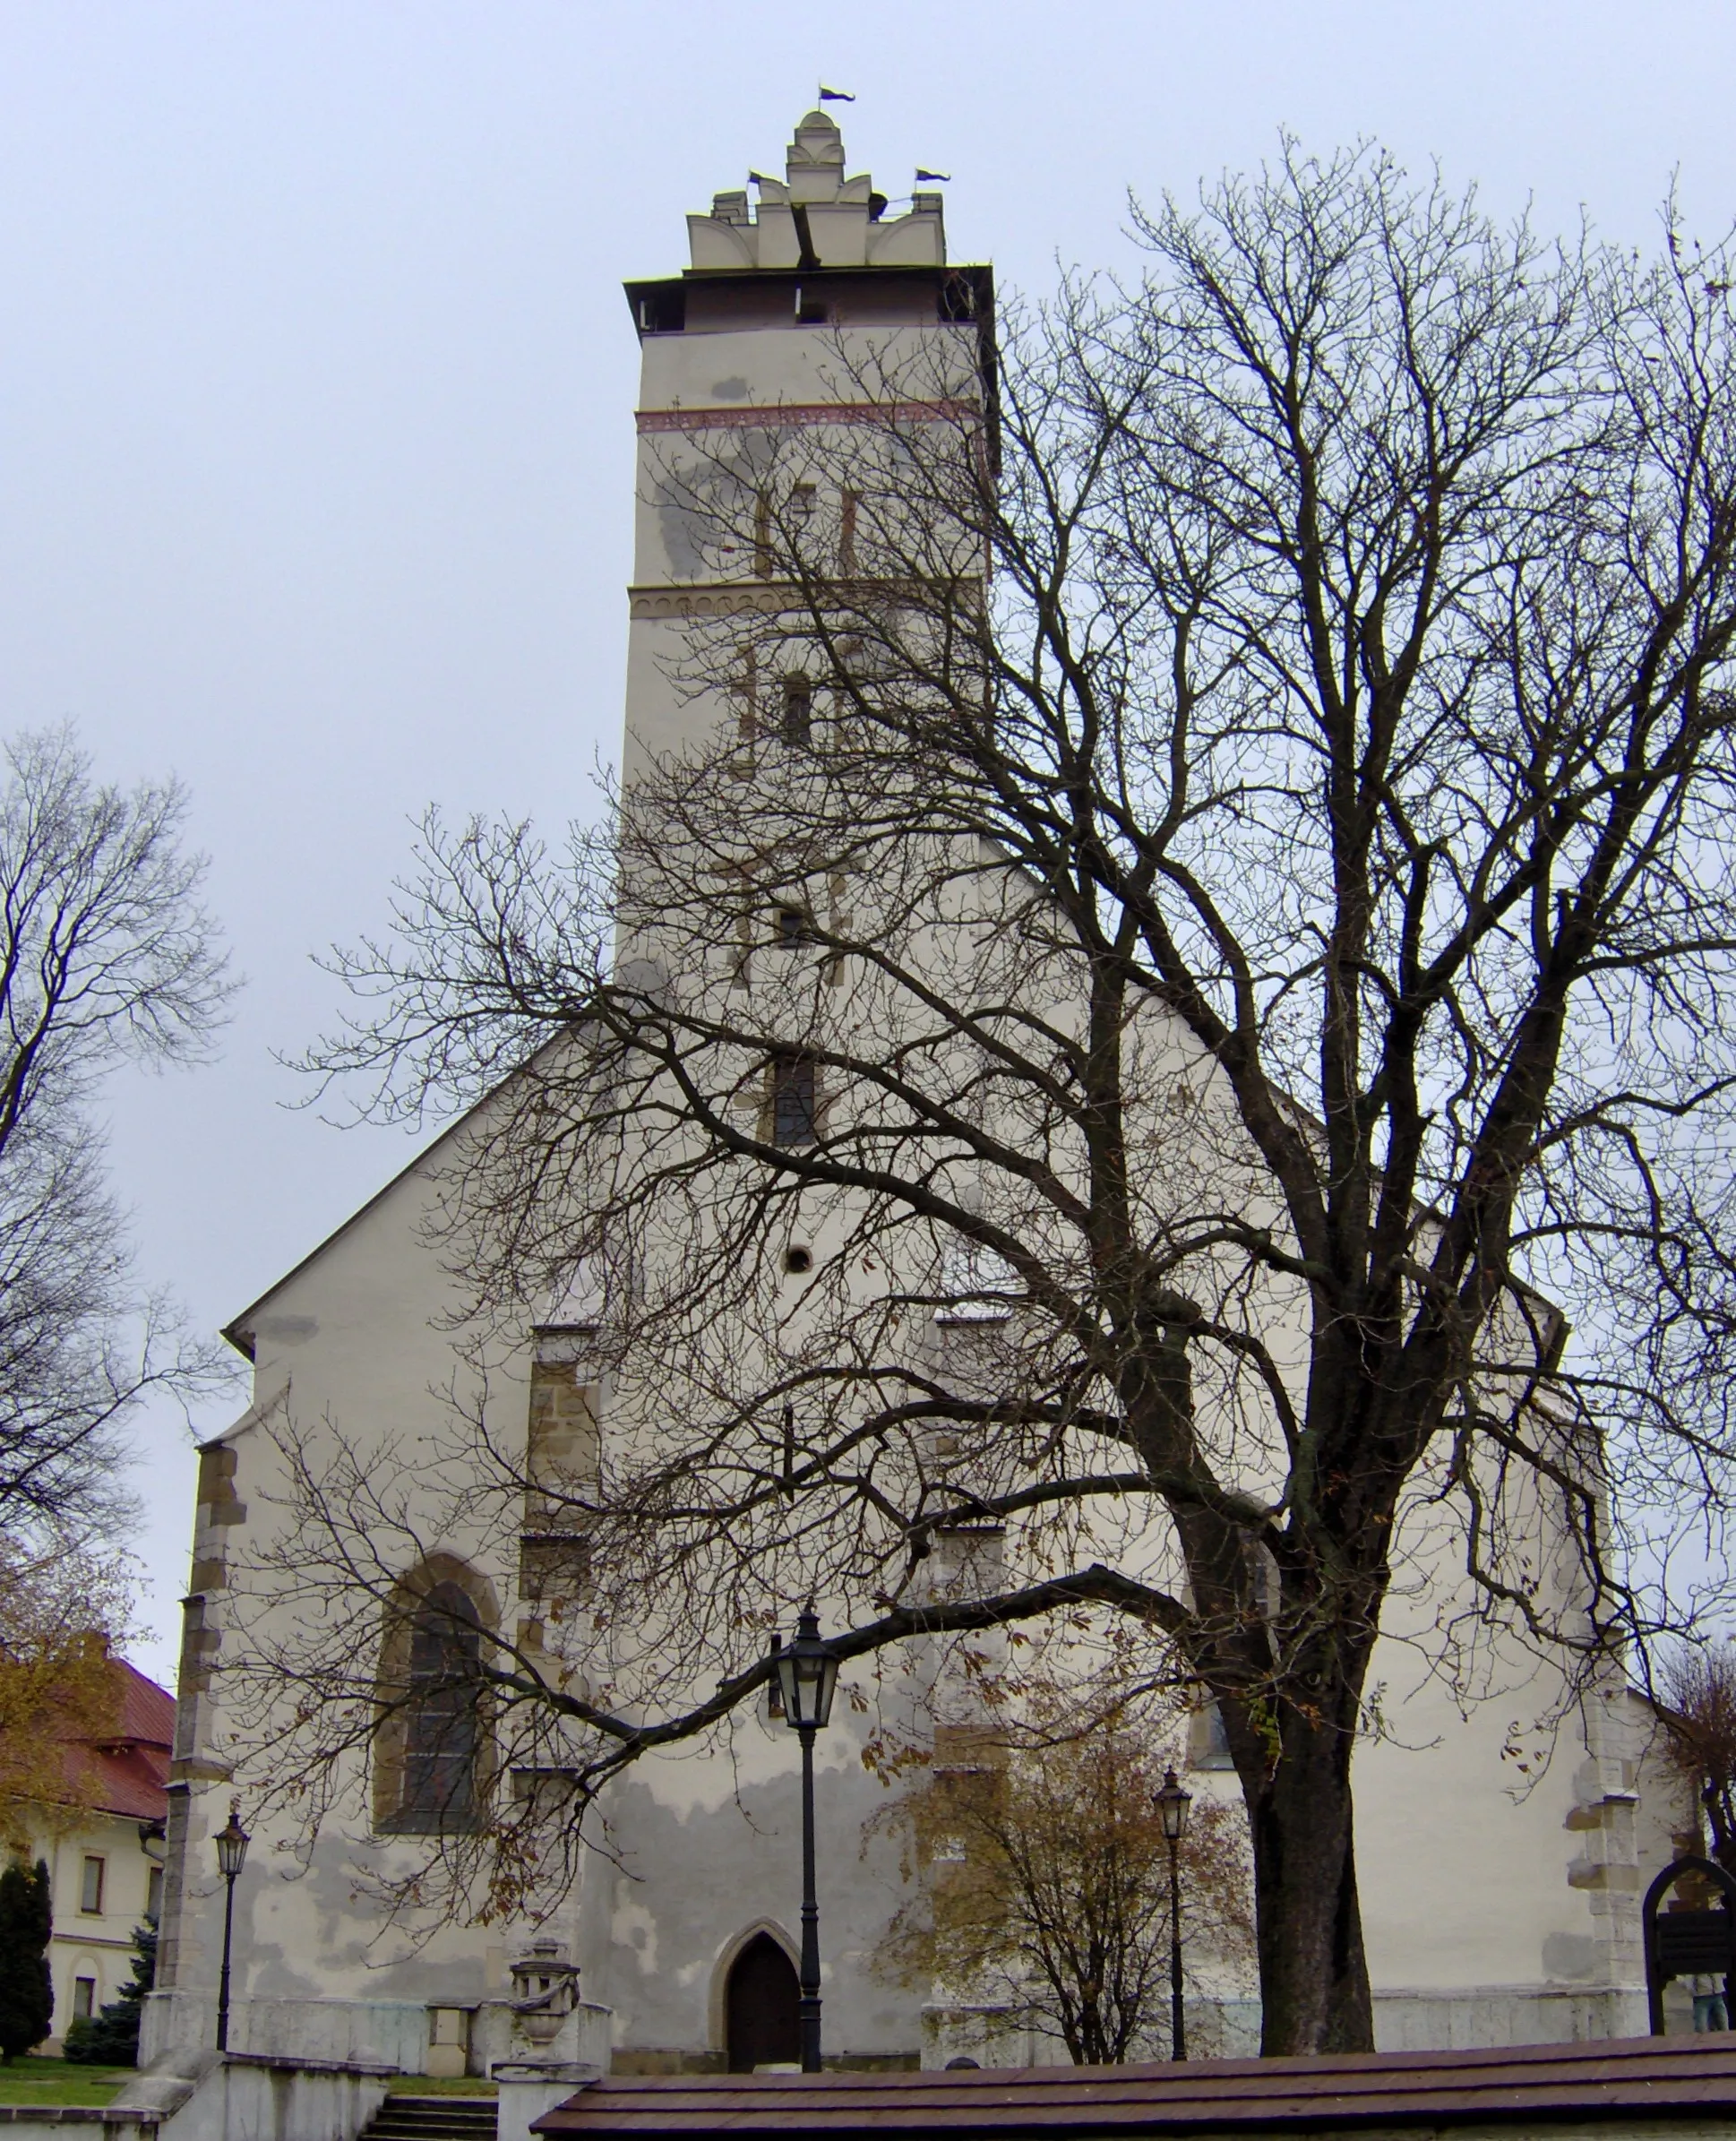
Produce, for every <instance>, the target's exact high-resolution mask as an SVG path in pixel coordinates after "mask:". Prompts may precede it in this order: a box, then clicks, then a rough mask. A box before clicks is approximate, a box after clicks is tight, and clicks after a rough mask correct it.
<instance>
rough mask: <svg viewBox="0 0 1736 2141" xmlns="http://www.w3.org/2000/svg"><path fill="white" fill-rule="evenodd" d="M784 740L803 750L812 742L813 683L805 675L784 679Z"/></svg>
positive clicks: (796, 748) (794, 747)
mask: <svg viewBox="0 0 1736 2141" xmlns="http://www.w3.org/2000/svg"><path fill="white" fill-rule="evenodd" d="M783 735H784V741H785V743H786V744H789V745H790V746H791V747H792V748H793V749H795V750H798V751H805V750H806V749H807V748H808V747H809V745H810V744H812V742H813V685H812V683H811V682H810V681H809V680H808V678H807V677H805V676H786V678H785V679H784V720H783Z"/></svg>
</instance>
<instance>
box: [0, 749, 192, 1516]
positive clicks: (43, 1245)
mask: <svg viewBox="0 0 1736 2141" xmlns="http://www.w3.org/2000/svg"><path fill="white" fill-rule="evenodd" d="M4 763H5V770H6V785H5V787H4V791H0V1534H4V1535H9V1536H10V1537H11V1538H12V1539H13V1541H14V1542H17V1543H20V1545H21V1550H23V1543H25V1542H28V1541H36V1542H37V1543H40V1542H41V1541H42V1540H43V1539H45V1538H47V1537H49V1536H53V1537H56V1538H59V1539H60V1540H61V1541H62V1543H64V1541H65V1540H66V1538H68V1537H69V1536H70V1537H72V1538H82V1537H89V1536H90V1535H91V1534H93V1533H95V1532H102V1531H107V1532H109V1533H112V1532H113V1531H114V1530H115V1529H116V1526H117V1525H118V1523H119V1521H120V1519H121V1518H122V1516H123V1515H124V1513H125V1509H126V1507H127V1499H126V1495H125V1488H124V1486H123V1484H122V1466H123V1462H124V1458H123V1444H122V1441H121V1440H120V1436H119V1432H118V1430H119V1428H120V1424H121V1423H122V1421H123V1420H124V1419H125V1416H126V1414H128V1413H129V1411H130V1410H131V1409H132V1408H133V1406H135V1405H136V1404H137V1403H138V1402H139V1400H140V1399H141V1398H142V1397H144V1396H145V1394H146V1393H147V1392H149V1391H152V1390H168V1391H172V1392H176V1393H177V1394H180V1395H183V1396H185V1395H189V1394H191V1392H193V1390H195V1389H200V1388H202V1387H204V1386H205V1385H206V1384H207V1383H208V1382H210V1380H211V1379H212V1377H213V1376H215V1375H217V1374H218V1373H219V1363H218V1360H217V1357H216V1355H215V1354H214V1352H213V1350H212V1348H211V1347H210V1346H205V1345H202V1344H199V1343H195V1342H193V1341H191V1340H190V1339H189V1338H188V1337H187V1336H186V1334H185V1330H184V1328H183V1326H182V1323H181V1320H180V1318H179V1317H178V1315H177V1314H176V1311H175V1310H174V1308H173V1305H172V1304H171V1303H170V1302H169V1301H168V1298H167V1297H166V1296H162V1295H146V1294H142V1293H141V1291H140V1289H139V1288H138V1286H137V1285H136V1284H135V1282H134V1279H133V1271H132V1263H131V1256H130V1252H129V1249H128V1245H127V1241H126V1230H125V1224H124V1221H123V1218H122V1216H121V1214H120V1213H119V1212H118V1211H117V1210H116V1207H115V1205H114V1204H113V1202H112V1200H111V1199H110V1198H109V1196H108V1194H107V1189H106V1187H105V1183H104V1179H103V1165H102V1161H103V1153H102V1139H101V1137H100V1134H99V1131H97V1130H96V1128H95V1127H94V1126H93V1124H92V1123H91V1122H90V1114H89V1105H90V1101H91V1099H92V1097H93V1096H94V1094H95V1091H96V1089H97V1087H98V1085H99V1082H100V1080H101V1079H103V1077H104V1076H105V1075H106V1074H107V1072H109V1071H111V1070H114V1069H115V1068H116V1066H117V1065H119V1064H121V1063H124V1062H134V1063H144V1064H150V1065H164V1064H168V1063H176V1062H192V1061H195V1060H197V1059H198V1057H199V1056H200V1055H201V1054H202V1053H203V1051H204V1049H205V1047H206V1045H207V1044H208V1042H209V1040H210V1037H211V1033H212V1031H213V1029H214V1028H215V1027H216V1026H217V1025H218V1023H219V1021H220V1019H221V1018H222V1015H223V1011H224V1008H225V1006H226V1004H227V1003H228V998H229V995H230V993H231V986H232V985H231V984H230V983H229V982H228V980H227V979H226V978H225V974H224V964H225V962H224V958H223V955H222V953H221V951H220V950H219V946H218V942H217V933H216V929H215V926H214V924H212V922H211V918H210V916H208V915H207V914H206V913H205V912H204V910H203V909H202V907H200V905H199V902H198V890H199V885H200V882H201V880H202V877H203V875H204V871H205V864H204V861H203V858H202V857H201V856H196V855H189V854H187V853H186V852H185V850H184V848H183V847H182V845H181V830H182V821H183V820H184V817H185V794H184V792H183V791H182V789H181V788H180V787H178V786H177V785H176V783H175V782H173V781H170V782H168V783H156V782H149V781H147V782H142V783H141V784H140V785H139V786H138V787H135V788H134V789H133V790H132V791H131V792H130V793H123V792H122V791H121V790H119V789H117V788H114V787H104V786H99V785H98V784H97V783H96V782H95V781H94V780H93V778H92V776H91V770H90V761H89V759H88V758H87V757H86V756H85V755H84V753H83V752H81V751H80V750H79V748H78V746H77V744H76V743H75V742H74V740H73V735H72V734H71V732H70V731H69V730H66V729H58V730H49V731H45V732H43V733H40V734H36V735H22V736H20V737H18V738H16V739H14V740H13V742H12V743H10V744H7V745H5V746H4Z"/></svg>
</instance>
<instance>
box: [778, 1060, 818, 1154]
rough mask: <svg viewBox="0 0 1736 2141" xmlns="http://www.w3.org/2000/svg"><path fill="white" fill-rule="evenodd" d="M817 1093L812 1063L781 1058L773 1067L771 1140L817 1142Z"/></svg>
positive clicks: (795, 1144) (797, 1144)
mask: <svg viewBox="0 0 1736 2141" xmlns="http://www.w3.org/2000/svg"><path fill="white" fill-rule="evenodd" d="M816 1104H817V1093H816V1086H815V1079H814V1066H813V1060H812V1057H810V1056H805V1055H795V1054H787V1055H778V1056H774V1057H773V1058H772V1064H771V1141H772V1143H773V1144H774V1145H787V1146H800V1145H812V1143H813V1142H814V1129H815V1121H816V1113H817V1105H816Z"/></svg>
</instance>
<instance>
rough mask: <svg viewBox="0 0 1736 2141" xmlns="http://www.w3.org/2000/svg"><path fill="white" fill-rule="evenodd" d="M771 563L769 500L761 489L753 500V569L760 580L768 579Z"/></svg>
mask: <svg viewBox="0 0 1736 2141" xmlns="http://www.w3.org/2000/svg"><path fill="white" fill-rule="evenodd" d="M771 565H772V559H771V500H770V498H769V497H768V495H767V494H766V493H765V492H764V491H761V493H760V495H759V496H758V498H756V499H755V500H754V502H753V570H754V572H755V574H756V575H757V577H758V578H760V579H761V580H769V579H770V578H771Z"/></svg>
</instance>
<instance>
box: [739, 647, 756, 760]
mask: <svg viewBox="0 0 1736 2141" xmlns="http://www.w3.org/2000/svg"><path fill="white" fill-rule="evenodd" d="M759 710H760V665H759V658H758V654H757V650H756V649H754V647H753V646H752V644H751V643H750V644H749V645H746V646H744V647H743V649H742V666H741V668H740V670H739V671H738V673H737V682H736V685H735V745H736V756H737V759H738V761H739V764H740V769H741V770H742V771H743V772H746V773H751V772H752V770H753V746H754V744H755V742H756V740H757V736H758V731H759V726H760V724H759Z"/></svg>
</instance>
